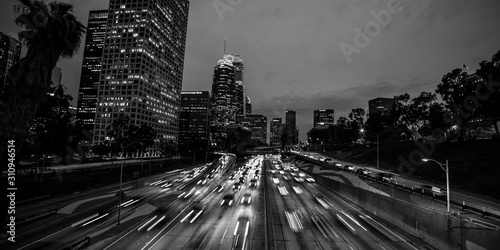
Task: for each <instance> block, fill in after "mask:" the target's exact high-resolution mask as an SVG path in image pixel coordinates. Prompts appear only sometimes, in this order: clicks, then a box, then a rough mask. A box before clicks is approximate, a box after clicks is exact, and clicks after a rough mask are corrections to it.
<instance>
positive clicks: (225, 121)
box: [211, 54, 244, 145]
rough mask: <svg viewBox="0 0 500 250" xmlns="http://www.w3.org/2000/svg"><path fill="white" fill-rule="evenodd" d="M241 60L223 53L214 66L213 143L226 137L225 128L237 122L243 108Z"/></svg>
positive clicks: (239, 119) (239, 121)
mask: <svg viewBox="0 0 500 250" xmlns="http://www.w3.org/2000/svg"><path fill="white" fill-rule="evenodd" d="M243 107H244V85H243V60H242V59H241V58H240V57H238V56H237V55H232V54H225V55H224V57H223V58H222V59H220V60H219V61H218V62H217V65H216V66H215V68H214V77H213V83H212V110H211V127H212V128H211V131H212V139H213V141H214V142H215V143H218V144H219V145H220V143H221V142H222V141H223V140H224V138H226V133H225V128H226V126H227V125H229V124H239V123H241V121H242V120H243V115H244V113H243V110H244V108H243Z"/></svg>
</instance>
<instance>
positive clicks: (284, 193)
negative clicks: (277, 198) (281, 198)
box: [278, 186, 288, 195]
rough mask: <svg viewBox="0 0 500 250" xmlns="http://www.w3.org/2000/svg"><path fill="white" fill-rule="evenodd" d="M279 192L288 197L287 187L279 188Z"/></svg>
mask: <svg viewBox="0 0 500 250" xmlns="http://www.w3.org/2000/svg"><path fill="white" fill-rule="evenodd" d="M278 191H279V192H280V194H281V195H288V190H286V187H285V186H278Z"/></svg>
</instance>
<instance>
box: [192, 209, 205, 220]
mask: <svg viewBox="0 0 500 250" xmlns="http://www.w3.org/2000/svg"><path fill="white" fill-rule="evenodd" d="M201 213H203V210H200V211H199V212H198V213H197V214H196V215H195V216H194V218H193V219H192V220H191V221H189V223H193V221H194V220H196V218H198V216H200V214H201Z"/></svg>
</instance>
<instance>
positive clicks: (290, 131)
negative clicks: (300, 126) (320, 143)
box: [284, 110, 298, 145]
mask: <svg viewBox="0 0 500 250" xmlns="http://www.w3.org/2000/svg"><path fill="white" fill-rule="evenodd" d="M295 120H296V112H295V111H293V110H286V111H285V131H284V132H285V133H286V134H287V137H286V138H287V140H286V144H287V145H293V144H296V143H298V137H297V132H298V131H297V126H296V123H295Z"/></svg>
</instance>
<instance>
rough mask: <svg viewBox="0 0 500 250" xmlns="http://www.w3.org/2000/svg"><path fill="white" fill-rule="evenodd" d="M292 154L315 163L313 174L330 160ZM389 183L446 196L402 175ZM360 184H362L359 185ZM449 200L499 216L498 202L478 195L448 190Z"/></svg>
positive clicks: (444, 207)
mask: <svg viewBox="0 0 500 250" xmlns="http://www.w3.org/2000/svg"><path fill="white" fill-rule="evenodd" d="M293 153H294V154H296V155H300V156H301V157H306V158H308V159H309V160H312V161H313V162H315V163H317V165H318V167H316V169H311V170H313V172H314V173H319V172H322V173H323V172H325V170H326V168H321V167H319V165H326V163H324V162H322V161H320V159H321V158H323V159H326V158H330V157H328V156H324V155H322V154H319V153H312V152H298V151H297V152H293ZM332 160H333V161H334V162H335V163H336V164H337V165H339V167H342V166H346V165H352V166H353V170H352V171H348V172H350V173H354V172H356V171H357V170H358V169H368V170H369V171H370V172H371V173H370V174H369V175H371V176H373V177H375V176H377V174H378V173H381V172H382V173H386V171H384V170H381V169H377V168H374V167H369V166H358V165H356V164H352V163H349V162H345V161H340V160H337V159H332ZM332 165H335V164H332ZM435 167H436V173H438V174H443V176H444V174H445V173H444V172H442V171H441V170H440V169H439V166H435ZM329 169H333V168H332V167H329ZM450 169H451V168H450ZM327 171H328V170H327ZM450 171H452V170H450ZM336 172H341V171H336ZM346 178H352V179H355V182H358V181H359V178H356V177H352V176H351V177H346ZM390 182H391V183H393V184H399V185H402V186H406V187H408V188H412V189H414V190H419V192H422V193H426V194H430V195H435V196H437V197H438V198H439V197H441V198H442V199H444V198H445V196H446V189H445V188H443V187H440V186H437V185H434V184H431V183H425V182H422V181H420V180H414V179H412V178H410V177H408V176H402V175H399V174H395V175H394V177H393V178H391V180H390ZM362 184H363V183H361V185H362ZM353 185H355V186H359V185H360V184H357V183H353ZM426 185H427V186H436V187H439V189H440V190H439V191H433V190H431V189H430V188H423V187H425V186H426ZM450 200H451V203H455V204H465V205H467V206H469V207H474V208H476V209H478V210H484V211H486V212H488V213H491V214H494V215H497V216H500V201H498V200H495V199H493V198H488V197H480V196H479V195H474V194H470V193H465V192H462V191H460V190H452V189H450ZM435 208H438V207H435ZM440 208H441V210H443V211H445V209H446V206H441V207H440ZM452 209H454V210H456V211H459V210H460V209H461V207H452Z"/></svg>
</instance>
